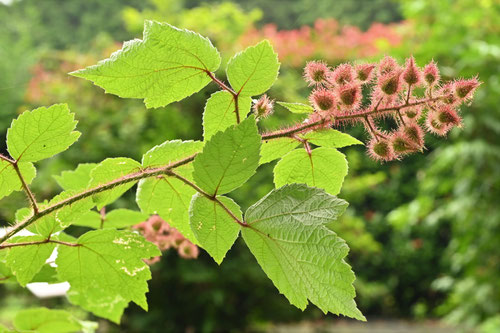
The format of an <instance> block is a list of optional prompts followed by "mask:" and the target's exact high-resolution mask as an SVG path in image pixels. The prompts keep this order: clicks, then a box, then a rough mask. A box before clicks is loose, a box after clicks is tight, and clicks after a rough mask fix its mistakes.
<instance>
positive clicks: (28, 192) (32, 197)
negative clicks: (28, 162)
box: [12, 161, 38, 214]
mask: <svg viewBox="0 0 500 333" xmlns="http://www.w3.org/2000/svg"><path fill="white" fill-rule="evenodd" d="M12 166H13V167H14V170H16V173H17V176H18V177H19V180H20V181H21V184H22V186H23V190H24V192H25V193H26V196H27V197H28V199H29V201H30V203H31V206H32V207H33V212H35V214H37V213H38V205H37V203H36V199H35V195H34V194H33V192H31V190H30V188H29V187H28V184H26V181H25V180H24V177H23V175H22V174H21V170H19V166H18V165H17V161H16V162H14V163H12Z"/></svg>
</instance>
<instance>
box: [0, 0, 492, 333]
mask: <svg viewBox="0 0 500 333" xmlns="http://www.w3.org/2000/svg"><path fill="white" fill-rule="evenodd" d="M2 3H3V4H2ZM144 19H155V20H158V21H164V22H168V23H171V24H173V25H175V26H178V27H181V28H188V29H192V30H195V31H197V32H199V33H201V34H202V35H205V36H208V37H209V38H210V39H211V40H212V41H213V43H214V44H215V45H216V46H217V47H218V49H219V50H220V51H221V53H222V55H223V59H224V60H223V61H224V62H226V61H227V60H228V59H229V58H230V57H231V56H232V55H233V54H234V53H235V52H237V51H240V50H242V49H243V48H245V47H246V46H249V45H251V44H253V43H255V42H257V41H259V40H261V39H264V38H268V39H270V40H271V42H272V44H273V45H274V46H275V48H276V50H277V51H278V53H279V55H280V59H281V61H282V69H281V74H280V80H279V82H277V84H276V85H275V86H274V87H273V88H272V89H271V91H270V95H271V97H272V98H276V99H279V100H287V101H295V102H303V101H305V99H306V98H307V94H308V91H309V90H308V88H307V87H306V84H305V83H304V82H303V81H302V80H301V74H302V68H303V66H304V64H305V63H306V62H307V61H308V60H312V59H325V60H326V61H328V63H329V64H330V65H332V66H334V65H337V64H339V63H341V62H344V61H358V60H360V61H361V60H364V61H369V60H378V59H380V58H381V57H382V56H383V55H384V54H389V55H392V56H394V57H396V58H397V59H398V60H400V61H403V60H404V58H405V57H407V56H409V55H410V54H413V55H414V56H415V58H416V60H417V63H418V64H419V65H423V64H425V63H427V62H429V61H430V60H431V59H434V60H436V61H437V62H438V64H439V67H440V70H441V73H442V76H443V77H444V78H445V79H449V78H455V77H470V76H474V75H479V78H480V80H481V81H483V82H484V83H483V85H482V86H481V88H480V89H479V91H478V92H477V95H476V98H475V100H474V102H473V103H472V105H470V106H468V107H466V108H463V115H464V122H465V127H464V129H463V130H454V131H452V132H451V134H450V136H449V138H448V139H441V138H435V137H429V136H428V139H427V149H426V151H425V153H424V154H423V155H421V154H419V155H412V156H411V157H408V158H406V159H404V160H403V161H401V162H391V163H387V164H383V165H381V164H378V163H375V162H373V161H371V160H370V159H368V158H367V156H366V154H365V151H364V149H363V148H361V147H355V148H349V149H347V150H345V153H346V154H347V157H348V161H349V167H350V168H349V175H348V177H347V179H346V182H345V185H344V188H343V190H342V192H341V194H340V196H341V197H342V198H344V199H346V200H347V201H349V202H350V207H349V209H348V212H347V213H346V215H345V216H344V217H343V218H342V219H341V220H340V221H339V222H338V223H337V225H336V228H337V229H336V232H337V233H338V234H339V235H340V236H341V237H342V238H344V239H346V240H347V242H348V244H349V245H350V247H351V252H350V254H349V257H348V259H349V263H350V264H351V265H352V266H353V268H354V271H355V272H356V274H357V277H358V278H357V281H356V288H357V291H358V296H357V302H358V304H359V306H360V308H361V310H362V311H363V313H364V314H365V315H366V316H367V317H368V319H369V321H370V320H377V319H379V318H386V319H390V320H396V319H404V320H409V321H412V322H413V321H415V322H418V321H426V320H438V321H440V322H446V323H449V325H453V326H452V327H454V330H456V331H477V332H481V333H490V332H491V333H493V332H500V208H499V207H500V103H499V99H500V3H499V2H498V1H496V0H413V1H391V0H372V1H370V0H358V1H349V0H337V1H331V0H316V1H311V0H295V1H285V0H280V1H270V0H234V1H233V2H228V1H226V2H215V1H206V2H203V1H198V0H185V1H182V0H177V1H176V0H149V1H141V0H106V1H101V0H86V1H82V0H65V1H62V0H44V1H38V0H17V1H16V0H14V1H6V0H4V1H0V59H1V61H0V134H1V137H5V132H6V130H7V128H8V127H9V125H10V122H11V120H12V119H13V118H15V117H16V116H17V115H18V114H19V113H21V112H22V111H24V110H26V109H32V108H35V107H38V106H41V105H50V104H54V103H59V102H65V103H68V104H69V106H70V108H71V109H72V111H73V112H75V113H76V116H77V119H79V121H80V122H79V124H78V129H79V130H80V131H81V132H82V133H83V135H82V137H81V138H80V140H79V141H78V143H77V144H75V146H74V147H72V149H70V150H68V151H67V152H65V153H63V154H60V155H58V156H56V157H55V158H53V159H50V160H48V161H44V162H42V163H39V165H38V167H39V173H38V176H37V178H36V180H35V181H34V183H33V189H34V191H35V192H36V193H37V197H38V199H45V198H49V197H51V196H53V195H54V194H55V193H57V191H59V189H58V188H57V184H56V183H55V181H54V180H53V179H52V178H51V175H53V174H58V173H60V172H61V171H62V170H67V169H73V168H74V167H75V166H76V165H77V164H78V163H81V162H98V161H101V160H102V159H104V158H106V157H116V156H128V157H132V158H135V159H140V157H141V155H142V154H143V153H144V152H145V151H147V150H148V149H149V148H151V147H152V146H154V145H156V144H159V143H161V142H163V141H165V140H169V139H176V138H181V139H200V138H201V116H202V111H203V107H204V103H205V100H206V98H207V97H208V96H209V95H210V94H211V93H212V92H214V91H215V90H216V87H215V86H213V85H209V86H208V87H207V88H205V89H204V90H203V91H202V92H200V93H199V94H197V95H195V96H192V97H190V98H188V99H186V100H185V101H183V102H181V103H174V104H172V105H169V106H168V107H165V108H160V109H151V110H147V109H146V108H145V107H144V105H143V104H142V102H140V101H137V100H122V99H119V98H117V97H115V96H112V95H105V94H104V93H103V91H102V90H100V89H99V88H97V87H94V86H92V85H91V84H90V83H88V82H87V81H84V80H79V79H76V78H73V77H70V76H68V75H67V74H66V73H68V72H70V71H72V70H74V69H78V68H82V67H84V66H87V65H91V64H94V63H95V62H97V61H98V60H100V59H103V58H105V57H107V56H109V54H110V53H111V52H113V51H114V50H116V49H119V48H120V47H121V42H122V41H125V40H128V39H132V38H135V37H139V38H140V37H141V34H142V25H143V21H144ZM222 68H224V66H222ZM218 75H219V76H220V77H223V76H224V72H223V70H220V73H218ZM294 120H296V118H292V117H291V116H290V115H289V114H287V113H286V112H285V111H284V109H277V110H276V113H275V115H274V116H273V117H271V118H270V119H268V120H266V121H265V122H264V124H263V126H264V127H266V128H275V127H277V126H281V125H282V124H283V123H287V122H292V121H294ZM347 131H348V132H349V133H351V134H352V135H355V136H356V137H358V138H364V135H365V134H364V133H363V130H362V129H361V128H349V129H347ZM0 151H2V152H4V151H5V142H4V140H0ZM272 168H273V165H272V164H271V165H265V166H264V167H263V168H262V170H261V172H260V173H258V174H257V175H256V176H254V177H253V179H252V180H251V181H250V182H249V185H247V186H244V187H243V188H240V189H239V190H238V191H236V192H235V193H234V196H233V197H234V198H235V199H236V200H237V201H238V202H239V203H240V204H241V205H242V208H246V207H248V206H249V205H250V204H252V203H253V202H255V201H256V200H257V199H259V198H260V197H262V196H263V195H264V194H265V193H267V192H268V191H269V190H271V188H272V186H273V185H272ZM23 205H26V200H25V198H24V196H23V194H22V193H17V194H16V195H13V196H11V197H9V198H6V199H3V200H2V201H1V202H0V221H2V222H1V223H2V224H6V223H7V222H6V221H11V220H12V219H13V215H14V212H15V210H16V209H17V208H20V207H22V206H23ZM115 206H116V207H125V206H126V207H136V206H135V203H134V197H133V193H127V195H126V196H124V197H123V198H122V199H120V200H119V201H118V202H117V203H116V204H115ZM152 271H153V280H152V281H151V283H150V290H151V291H150V293H149V294H148V300H149V303H150V311H149V312H148V313H146V312H143V311H142V310H140V309H139V308H138V307H136V306H134V305H131V306H130V307H129V308H128V309H127V311H126V314H125V316H124V318H123V319H122V324H121V325H120V326H117V325H114V324H110V323H109V322H105V321H102V320H100V321H99V323H100V330H101V331H102V332H119V331H126V332H172V331H174V332H176V331H180V332H183V331H186V332H193V331H202V332H211V331H242V330H259V329H271V330H272V329H273V327H275V326H273V325H276V324H280V323H289V324H292V325H293V323H297V322H301V321H305V320H307V321H310V322H314V323H317V322H322V323H323V322H325V323H330V322H331V323H335V322H338V321H339V319H338V318H337V317H335V316H333V315H328V316H324V315H323V314H322V313H321V311H320V310H319V309H317V308H315V307H314V306H310V307H309V308H308V309H307V310H306V311H304V312H301V311H300V310H297V309H295V308H294V307H292V306H291V305H290V304H288V302H287V301H286V299H285V298H284V297H283V296H282V295H280V294H279V293H278V292H277V290H276V289H275V287H274V286H273V285H272V283H271V281H270V280H268V279H267V277H266V276H265V275H264V273H263V272H262V271H261V269H260V268H259V266H258V265H257V263H256V261H255V259H254V258H253V257H252V256H251V255H250V253H249V251H248V249H247V248H246V247H245V245H244V244H243V243H242V242H237V244H236V245H235V246H234V247H233V249H232V250H231V252H230V253H229V255H228V257H227V258H226V260H225V262H224V263H223V264H222V265H221V266H220V267H218V266H217V265H216V264H215V263H214V261H213V260H212V259H211V258H209V256H208V255H206V254H205V253H204V252H203V251H202V254H201V255H200V257H199V258H198V259H197V260H183V259H181V258H179V257H178V256H177V255H176V254H175V253H167V254H166V255H165V256H164V257H163V258H162V260H161V262H160V263H159V264H156V265H155V266H153V267H152ZM35 305H43V306H49V307H55V308H57V307H70V305H69V304H68V303H67V301H66V300H64V299H50V300H38V299H36V298H34V297H32V296H31V294H30V293H29V291H28V290H25V289H22V288H20V287H13V286H12V285H0V322H7V323H8V322H9V321H10V320H11V318H12V316H13V314H14V313H15V312H16V311H17V310H18V309H20V308H24V307H28V306H35ZM75 311H78V310H75ZM81 315H82V316H86V315H85V314H81ZM87 316H88V315H87ZM87 318H88V319H91V320H98V319H97V318H92V317H91V316H88V317H87Z"/></svg>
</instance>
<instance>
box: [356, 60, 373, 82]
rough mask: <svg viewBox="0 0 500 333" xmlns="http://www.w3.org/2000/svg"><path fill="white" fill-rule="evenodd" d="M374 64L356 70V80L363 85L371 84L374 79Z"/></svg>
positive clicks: (363, 65)
mask: <svg viewBox="0 0 500 333" xmlns="http://www.w3.org/2000/svg"><path fill="white" fill-rule="evenodd" d="M373 69H375V65H374V64H361V65H357V66H356V68H355V71H356V79H357V80H358V81H359V82H361V83H366V82H370V81H371V79H372V77H373Z"/></svg>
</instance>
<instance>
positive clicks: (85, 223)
mask: <svg viewBox="0 0 500 333" xmlns="http://www.w3.org/2000/svg"><path fill="white" fill-rule="evenodd" d="M72 224H73V225H77V226H79V227H88V228H92V229H100V228H101V214H99V213H98V212H96V211H95V210H91V211H88V212H86V213H85V214H82V215H81V216H80V218H78V219H77V220H76V221H75V222H73V223H72Z"/></svg>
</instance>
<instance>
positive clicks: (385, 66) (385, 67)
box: [378, 56, 400, 75]
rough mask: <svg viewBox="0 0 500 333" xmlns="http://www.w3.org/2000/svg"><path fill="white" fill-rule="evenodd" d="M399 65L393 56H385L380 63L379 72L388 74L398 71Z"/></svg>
mask: <svg viewBox="0 0 500 333" xmlns="http://www.w3.org/2000/svg"><path fill="white" fill-rule="evenodd" d="M399 69H400V68H399V65H398V63H397V62H396V60H394V58H393V57H389V56H385V57H384V58H383V59H382V60H380V64H379V65H378V74H379V75H386V74H389V73H392V72H396V71H398V70H399Z"/></svg>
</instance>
